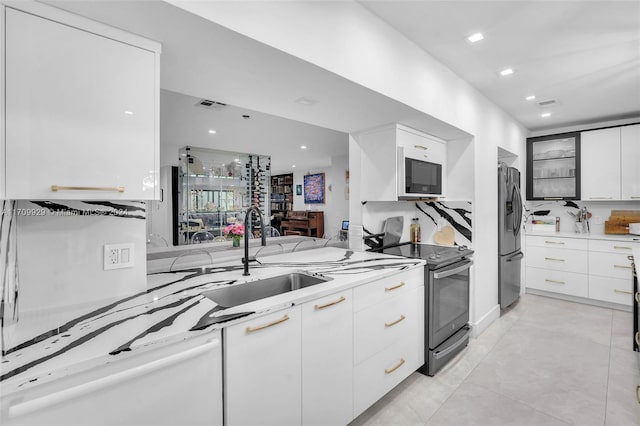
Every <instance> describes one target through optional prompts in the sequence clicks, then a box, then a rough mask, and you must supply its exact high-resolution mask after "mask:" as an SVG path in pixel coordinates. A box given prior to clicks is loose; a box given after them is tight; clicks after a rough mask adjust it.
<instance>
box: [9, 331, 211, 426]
mask: <svg viewBox="0 0 640 426" xmlns="http://www.w3.org/2000/svg"><path fill="white" fill-rule="evenodd" d="M2 413H3V414H2V424H3V425H4V426H16V425H30V426H35V425H47V426H53V425H61V426H62V425H64V426H66V425H87V426H90V425H113V426H116V425H125V424H126V425H140V426H143V425H149V426H152V425H167V426H169V425H178V424H179V425H185V426H186V425H204V424H206V425H212V426H222V349H221V342H220V331H215V332H212V333H208V334H207V335H205V336H201V337H198V338H193V339H189V340H187V341H185V342H181V343H178V344H174V345H171V346H168V347H164V348H161V349H157V350H152V351H150V352H148V353H146V354H136V355H132V356H130V357H127V358H125V359H123V360H120V361H113V362H112V363H109V364H106V365H104V366H101V367H98V368H95V369H92V370H90V371H86V372H83V373H78V374H73V375H69V376H68V377H66V378H64V379H60V380H57V381H54V382H51V383H44V384H41V385H39V386H37V387H35V388H33V389H31V390H25V391H21V392H19V393H16V394H14V395H8V396H7V395H3V397H2Z"/></svg>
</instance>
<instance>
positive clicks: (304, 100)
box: [295, 97, 318, 106]
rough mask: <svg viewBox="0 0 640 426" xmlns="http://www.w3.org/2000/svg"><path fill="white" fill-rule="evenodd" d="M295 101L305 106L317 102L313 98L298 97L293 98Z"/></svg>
mask: <svg viewBox="0 0 640 426" xmlns="http://www.w3.org/2000/svg"><path fill="white" fill-rule="evenodd" d="M295 102H296V103H297V104H300V105H305V106H311V105H315V104H317V103H318V101H316V100H315V99H309V98H304V97H303V98H298V99H296V100H295Z"/></svg>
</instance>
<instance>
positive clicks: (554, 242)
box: [545, 240, 564, 245]
mask: <svg viewBox="0 0 640 426" xmlns="http://www.w3.org/2000/svg"><path fill="white" fill-rule="evenodd" d="M545 244H560V245H564V242H563V241H546V240H545Z"/></svg>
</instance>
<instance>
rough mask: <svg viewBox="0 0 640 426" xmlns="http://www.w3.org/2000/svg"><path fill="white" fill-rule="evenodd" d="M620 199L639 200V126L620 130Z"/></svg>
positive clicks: (635, 125) (625, 127)
mask: <svg viewBox="0 0 640 426" xmlns="http://www.w3.org/2000/svg"><path fill="white" fill-rule="evenodd" d="M620 154H621V156H620V158H621V164H620V171H621V179H620V181H621V186H622V187H621V198H622V199H623V200H640V124H634V125H632V126H624V127H622V128H621V129H620Z"/></svg>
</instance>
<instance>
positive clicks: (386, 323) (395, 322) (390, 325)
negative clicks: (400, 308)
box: [384, 315, 407, 328]
mask: <svg viewBox="0 0 640 426" xmlns="http://www.w3.org/2000/svg"><path fill="white" fill-rule="evenodd" d="M405 319H407V317H405V316H404V315H400V318H399V319H397V320H395V321H392V322H385V323H384V327H385V328H387V327H393V326H394V325H396V324H397V323H399V322H400V321H404V320H405Z"/></svg>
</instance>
